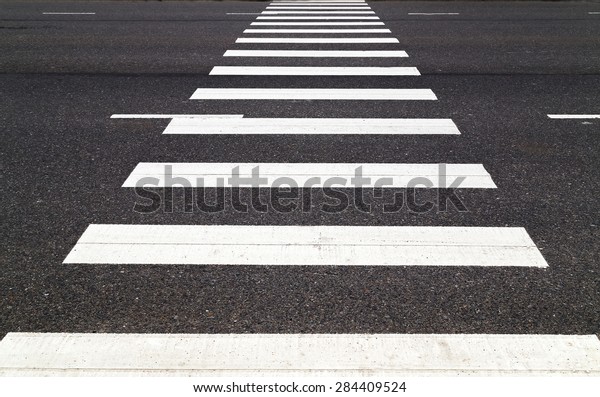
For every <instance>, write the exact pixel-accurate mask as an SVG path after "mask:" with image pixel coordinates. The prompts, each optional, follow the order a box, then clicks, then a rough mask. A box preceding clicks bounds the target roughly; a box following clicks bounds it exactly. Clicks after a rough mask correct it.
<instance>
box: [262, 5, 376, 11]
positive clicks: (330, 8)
mask: <svg viewBox="0 0 600 397" xmlns="http://www.w3.org/2000/svg"><path fill="white" fill-rule="evenodd" d="M266 9H267V10H354V11H360V10H370V9H371V7H363V6H357V7H339V6H332V7H310V6H304V7H276V6H269V7H267V8H266Z"/></svg>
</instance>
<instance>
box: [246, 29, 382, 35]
mask: <svg viewBox="0 0 600 397" xmlns="http://www.w3.org/2000/svg"><path fill="white" fill-rule="evenodd" d="M258 33H319V34H321V33H364V34H367V33H370V34H372V33H392V32H391V30H389V29H246V30H244V34H258Z"/></svg>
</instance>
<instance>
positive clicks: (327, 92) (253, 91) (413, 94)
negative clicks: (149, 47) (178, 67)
mask: <svg viewBox="0 0 600 397" xmlns="http://www.w3.org/2000/svg"><path fill="white" fill-rule="evenodd" d="M190 99H279V100H313V99H314V100H348V101H352V100H382V101H383V100H390V101H396V100H426V101H430V100H437V97H436V96H435V94H434V93H433V91H431V90H430V89H424V88H198V89H197V90H196V91H195V92H194V94H193V95H192V97H191V98H190Z"/></svg>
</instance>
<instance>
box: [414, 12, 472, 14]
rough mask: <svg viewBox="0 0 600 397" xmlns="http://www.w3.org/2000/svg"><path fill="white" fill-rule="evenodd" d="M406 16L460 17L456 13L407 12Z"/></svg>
mask: <svg viewBox="0 0 600 397" xmlns="http://www.w3.org/2000/svg"><path fill="white" fill-rule="evenodd" d="M408 15H460V13H458V12H409V13H408Z"/></svg>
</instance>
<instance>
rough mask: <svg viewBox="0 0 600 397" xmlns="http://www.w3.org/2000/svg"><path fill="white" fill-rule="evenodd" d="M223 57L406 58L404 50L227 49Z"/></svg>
mask: <svg viewBox="0 0 600 397" xmlns="http://www.w3.org/2000/svg"><path fill="white" fill-rule="evenodd" d="M223 56H224V57H307V58H309V57H310V58H329V57H331V58H406V57H408V54H407V53H406V52H405V51H377V50H367V51H344V50H331V51H327V50H227V51H226V52H225V54H223Z"/></svg>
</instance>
